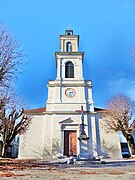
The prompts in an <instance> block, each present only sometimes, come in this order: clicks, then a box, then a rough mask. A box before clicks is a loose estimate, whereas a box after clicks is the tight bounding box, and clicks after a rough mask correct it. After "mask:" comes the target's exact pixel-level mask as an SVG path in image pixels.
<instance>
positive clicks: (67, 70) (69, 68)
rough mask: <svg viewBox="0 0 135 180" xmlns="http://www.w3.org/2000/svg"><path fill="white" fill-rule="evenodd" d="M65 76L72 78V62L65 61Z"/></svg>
mask: <svg viewBox="0 0 135 180" xmlns="http://www.w3.org/2000/svg"><path fill="white" fill-rule="evenodd" d="M65 78H74V65H73V63H72V62H67V63H66V65H65Z"/></svg>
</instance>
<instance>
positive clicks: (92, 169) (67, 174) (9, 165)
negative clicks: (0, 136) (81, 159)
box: [0, 159, 135, 180]
mask: <svg viewBox="0 0 135 180" xmlns="http://www.w3.org/2000/svg"><path fill="white" fill-rule="evenodd" d="M0 179H5V180H7V179H18V180H21V179H22V180H23V179H24V180H29V179H31V180H34V179H45V180H51V179H55V180H78V179H79V180H116V179H118V180H119V179H120V180H134V179H135V161H131V162H130V161H125V162H115V163H114V162H112V163H111V162H107V163H105V164H95V165H90V164H89V165H67V164H65V163H60V162H58V163H50V162H47V161H43V160H17V159H16V160H13V159H0Z"/></svg>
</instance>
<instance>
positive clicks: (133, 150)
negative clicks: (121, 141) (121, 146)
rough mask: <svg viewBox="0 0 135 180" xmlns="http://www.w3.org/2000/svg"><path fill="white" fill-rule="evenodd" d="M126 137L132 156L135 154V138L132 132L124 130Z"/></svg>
mask: <svg viewBox="0 0 135 180" xmlns="http://www.w3.org/2000/svg"><path fill="white" fill-rule="evenodd" d="M122 133H123V135H124V137H125V138H126V140H127V143H128V147H129V151H130V154H131V156H132V155H135V143H134V138H133V136H132V135H131V134H129V133H127V132H125V131H124V132H122Z"/></svg>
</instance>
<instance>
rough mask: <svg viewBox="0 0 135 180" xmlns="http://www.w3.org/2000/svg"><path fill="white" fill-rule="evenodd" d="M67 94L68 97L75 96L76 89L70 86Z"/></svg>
mask: <svg viewBox="0 0 135 180" xmlns="http://www.w3.org/2000/svg"><path fill="white" fill-rule="evenodd" d="M65 94H66V96H67V97H70V98H71V97H74V96H75V90H74V89H72V88H68V89H66V91H65Z"/></svg>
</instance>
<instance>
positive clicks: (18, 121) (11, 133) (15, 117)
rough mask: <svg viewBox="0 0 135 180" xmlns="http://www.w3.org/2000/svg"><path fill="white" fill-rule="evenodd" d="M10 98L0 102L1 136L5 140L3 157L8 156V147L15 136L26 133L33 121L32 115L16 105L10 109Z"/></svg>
mask: <svg viewBox="0 0 135 180" xmlns="http://www.w3.org/2000/svg"><path fill="white" fill-rule="evenodd" d="M10 98H11V97H4V98H2V100H1V102H0V134H1V135H2V139H3V148H2V156H3V157H6V156H7V150H8V147H9V145H10V143H11V142H12V141H13V139H14V138H15V136H16V135H17V134H23V133H25V131H26V130H27V129H28V127H29V123H30V120H31V117H30V115H28V114H26V113H25V112H24V109H21V110H17V108H16V107H15V105H14V103H13V104H12V105H11V106H10V107H9V104H10V103H9V101H10ZM16 103H17V102H16Z"/></svg>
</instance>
